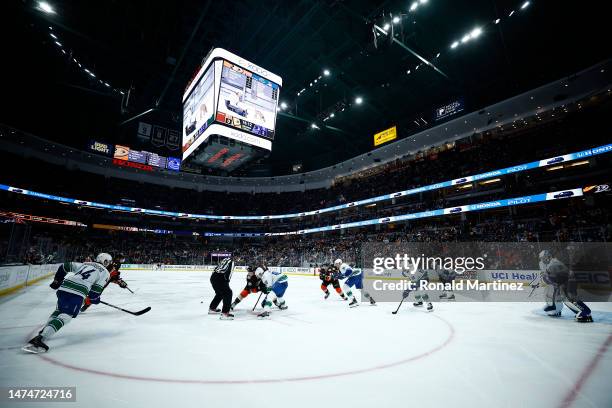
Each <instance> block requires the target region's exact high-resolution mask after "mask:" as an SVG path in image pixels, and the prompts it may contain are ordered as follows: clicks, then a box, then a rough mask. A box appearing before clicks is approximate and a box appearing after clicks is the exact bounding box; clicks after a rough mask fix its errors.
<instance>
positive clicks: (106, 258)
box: [96, 252, 113, 266]
mask: <svg viewBox="0 0 612 408" xmlns="http://www.w3.org/2000/svg"><path fill="white" fill-rule="evenodd" d="M96 262H97V263H99V264H102V265H104V266H108V265H110V264H111V262H113V257H112V256H110V254H107V253H106V252H100V253H99V254H98V256H96Z"/></svg>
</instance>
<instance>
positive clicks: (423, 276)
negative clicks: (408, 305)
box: [412, 269, 433, 312]
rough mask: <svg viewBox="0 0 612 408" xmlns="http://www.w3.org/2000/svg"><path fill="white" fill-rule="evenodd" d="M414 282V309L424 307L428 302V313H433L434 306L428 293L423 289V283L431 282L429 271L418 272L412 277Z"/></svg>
mask: <svg viewBox="0 0 612 408" xmlns="http://www.w3.org/2000/svg"><path fill="white" fill-rule="evenodd" d="M412 282H413V284H414V286H415V289H414V290H415V293H414V303H413V304H412V305H413V306H414V307H421V306H423V302H427V311H428V312H431V311H432V310H433V305H432V304H431V302H430V301H429V295H428V294H427V291H424V290H422V289H421V282H429V275H428V274H427V271H426V270H424V269H421V270H418V271H416V272H415V273H414V275H413V276H412Z"/></svg>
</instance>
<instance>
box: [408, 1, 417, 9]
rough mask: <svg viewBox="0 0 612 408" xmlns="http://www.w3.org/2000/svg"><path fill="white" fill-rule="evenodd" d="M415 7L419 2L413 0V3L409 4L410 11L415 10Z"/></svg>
mask: <svg viewBox="0 0 612 408" xmlns="http://www.w3.org/2000/svg"><path fill="white" fill-rule="evenodd" d="M417 7H419V3H417V2H416V1H415V2H414V3H412V4H411V5H410V11H414V10H416V8H417Z"/></svg>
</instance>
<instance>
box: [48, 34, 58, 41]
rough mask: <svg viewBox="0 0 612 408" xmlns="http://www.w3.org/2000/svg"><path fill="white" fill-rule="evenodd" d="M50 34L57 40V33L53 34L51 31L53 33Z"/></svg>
mask: <svg viewBox="0 0 612 408" xmlns="http://www.w3.org/2000/svg"><path fill="white" fill-rule="evenodd" d="M49 35H50V36H51V38H53V39H54V40H57V35H55V34H53V33H51V34H49Z"/></svg>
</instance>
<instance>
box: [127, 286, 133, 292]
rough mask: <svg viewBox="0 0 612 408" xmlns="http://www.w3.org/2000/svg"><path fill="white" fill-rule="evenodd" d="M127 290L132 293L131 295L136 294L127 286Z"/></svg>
mask: <svg viewBox="0 0 612 408" xmlns="http://www.w3.org/2000/svg"><path fill="white" fill-rule="evenodd" d="M125 288H126V289H127V290H129V291H130V293H135V292H134V291H133V290H132V289H130V288H129V286H126V287H125Z"/></svg>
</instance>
